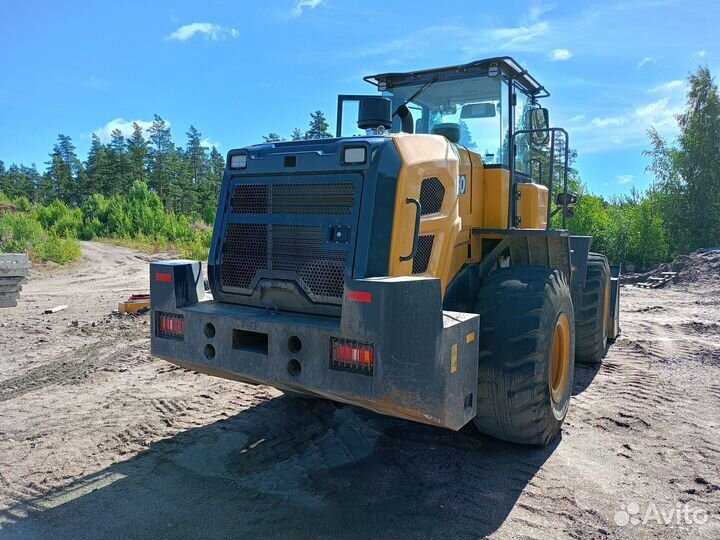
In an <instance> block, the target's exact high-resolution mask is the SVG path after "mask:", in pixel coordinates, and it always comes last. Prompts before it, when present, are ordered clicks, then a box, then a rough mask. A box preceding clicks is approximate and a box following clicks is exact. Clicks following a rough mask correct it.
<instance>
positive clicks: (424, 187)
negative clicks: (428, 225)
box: [420, 176, 445, 216]
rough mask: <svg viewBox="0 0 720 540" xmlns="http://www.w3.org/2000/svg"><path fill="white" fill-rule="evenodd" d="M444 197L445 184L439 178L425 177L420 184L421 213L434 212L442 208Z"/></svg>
mask: <svg viewBox="0 0 720 540" xmlns="http://www.w3.org/2000/svg"><path fill="white" fill-rule="evenodd" d="M444 198H445V186H443V183H442V182H441V181H440V179H439V178H437V177H435V176H433V177H432V178H425V179H424V180H423V181H422V184H420V205H421V206H422V213H421V215H423V216H425V215H427V214H435V213H437V212H439V211H440V210H441V209H442V203H443V199H444Z"/></svg>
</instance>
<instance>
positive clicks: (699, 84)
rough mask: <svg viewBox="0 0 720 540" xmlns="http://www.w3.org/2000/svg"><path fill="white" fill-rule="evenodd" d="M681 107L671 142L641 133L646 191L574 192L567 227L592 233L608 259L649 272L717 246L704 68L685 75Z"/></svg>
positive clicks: (715, 108)
mask: <svg viewBox="0 0 720 540" xmlns="http://www.w3.org/2000/svg"><path fill="white" fill-rule="evenodd" d="M688 83H689V84H688V93H687V104H686V106H685V110H684V111H683V112H682V113H681V114H679V115H678V116H677V117H676V120H677V124H678V128H679V135H678V137H677V138H676V139H675V140H674V141H668V140H666V139H665V138H663V137H662V136H661V135H660V134H659V133H658V132H657V130H655V129H650V130H649V132H648V136H649V142H650V149H648V150H646V151H644V152H643V154H644V155H646V156H648V157H649V158H650V160H651V163H650V165H649V166H648V169H647V170H648V172H649V173H650V174H651V175H652V177H653V181H652V184H651V185H650V187H649V188H647V189H646V190H643V191H640V190H636V189H632V190H631V192H630V194H629V195H623V196H615V197H611V198H610V199H604V198H602V197H599V196H597V195H593V194H592V193H590V192H589V191H588V190H587V188H586V186H584V185H583V184H582V182H579V181H578V182H576V183H575V186H574V187H575V188H576V190H577V191H578V192H579V193H580V195H581V196H580V200H579V202H578V205H577V208H576V214H575V217H574V218H572V219H571V220H569V222H568V229H569V230H570V232H571V233H574V234H583V235H591V236H593V237H594V238H595V239H594V241H593V242H594V243H593V249H594V250H596V251H602V252H604V253H607V254H608V257H609V258H610V259H611V260H612V261H615V262H622V263H632V264H633V265H635V266H637V267H639V268H648V267H651V266H653V265H656V264H658V263H660V262H665V261H668V260H670V259H672V258H674V257H675V256H677V255H679V254H686V253H690V252H692V251H695V250H697V249H699V248H708V247H720V97H719V94H718V86H717V83H716V82H715V79H714V78H713V76H712V74H711V73H710V70H709V69H708V68H707V66H703V67H700V68H698V69H697V70H696V71H695V72H693V73H691V74H690V75H689V77H688Z"/></svg>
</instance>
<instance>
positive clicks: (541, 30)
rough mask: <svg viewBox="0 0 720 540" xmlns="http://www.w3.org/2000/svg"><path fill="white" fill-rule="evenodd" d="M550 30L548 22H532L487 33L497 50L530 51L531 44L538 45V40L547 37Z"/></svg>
mask: <svg viewBox="0 0 720 540" xmlns="http://www.w3.org/2000/svg"><path fill="white" fill-rule="evenodd" d="M549 30H550V24H549V23H548V22H547V21H539V20H531V21H530V22H529V23H528V24H523V25H520V26H515V27H510V28H496V29H494V30H490V31H489V32H487V37H488V38H489V41H490V42H491V43H493V44H494V45H493V47H494V48H497V49H514V50H528V49H527V48H526V47H528V44H529V43H532V45H533V47H531V48H534V46H535V45H536V44H537V38H539V37H541V36H543V35H545V34H547V33H548V31H549Z"/></svg>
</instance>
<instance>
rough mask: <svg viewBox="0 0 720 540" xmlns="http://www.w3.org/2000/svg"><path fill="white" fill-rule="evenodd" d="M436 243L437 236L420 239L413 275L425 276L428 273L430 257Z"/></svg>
mask: <svg viewBox="0 0 720 540" xmlns="http://www.w3.org/2000/svg"><path fill="white" fill-rule="evenodd" d="M434 243H435V235H434V234H428V235H422V236H419V237H418V248H417V252H416V253H415V258H414V259H413V265H412V273H413V274H423V273H425V272H427V270H428V266H429V265H430V255H432V249H433V244H434Z"/></svg>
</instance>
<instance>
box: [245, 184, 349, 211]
mask: <svg viewBox="0 0 720 540" xmlns="http://www.w3.org/2000/svg"><path fill="white" fill-rule="evenodd" d="M354 202H355V190H354V186H353V184H352V183H350V182H342V183H339V182H338V183H331V184H325V183H323V184H240V185H238V186H236V187H235V191H234V192H233V197H232V201H231V206H232V211H233V213H234V214H301V215H306V214H317V215H334V216H349V215H350V214H351V213H352V209H353V203H354Z"/></svg>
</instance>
